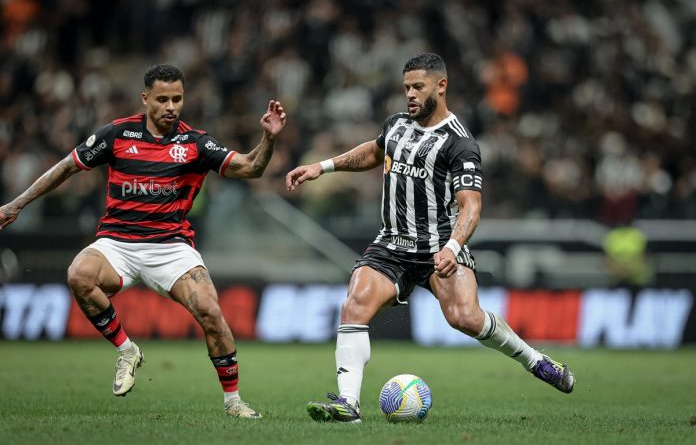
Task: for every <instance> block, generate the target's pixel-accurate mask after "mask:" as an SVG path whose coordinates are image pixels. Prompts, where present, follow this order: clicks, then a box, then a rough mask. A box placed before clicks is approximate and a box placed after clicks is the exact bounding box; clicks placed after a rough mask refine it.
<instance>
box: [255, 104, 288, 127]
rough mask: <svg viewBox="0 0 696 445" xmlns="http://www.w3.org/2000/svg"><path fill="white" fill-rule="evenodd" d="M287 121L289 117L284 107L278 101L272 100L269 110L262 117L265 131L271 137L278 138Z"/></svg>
mask: <svg viewBox="0 0 696 445" xmlns="http://www.w3.org/2000/svg"><path fill="white" fill-rule="evenodd" d="M286 121H287V116H286V114H285V111H284V110H283V105H282V104H281V103H280V102H278V101H277V100H271V101H270V102H269V103H268V110H267V111H266V113H265V114H264V115H263V116H261V126H262V127H263V130H264V131H265V132H266V133H268V134H269V135H271V136H277V135H278V134H279V133H280V132H281V131H283V128H285V122H286Z"/></svg>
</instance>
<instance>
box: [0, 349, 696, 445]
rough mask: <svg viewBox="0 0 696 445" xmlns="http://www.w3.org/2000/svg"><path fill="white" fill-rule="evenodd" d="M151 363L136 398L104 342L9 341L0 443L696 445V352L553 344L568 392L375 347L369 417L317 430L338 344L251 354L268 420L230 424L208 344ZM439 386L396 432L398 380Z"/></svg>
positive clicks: (499, 364) (481, 366) (495, 361)
mask: <svg viewBox="0 0 696 445" xmlns="http://www.w3.org/2000/svg"><path fill="white" fill-rule="evenodd" d="M139 344H140V346H141V347H142V349H143V351H144V353H145V360H146V363H145V364H144V366H143V367H142V368H140V370H139V371H138V374H137V384H136V386H135V388H134V390H133V391H132V392H131V393H130V394H128V396H127V397H125V398H118V397H114V396H113V395H112V394H111V380H112V378H113V369H114V364H115V359H116V354H115V351H114V350H113V348H112V347H111V345H109V344H108V343H106V342H105V341H65V342H58V343H47V342H39V343H29V342H7V341H0V363H1V364H2V367H1V368H0V444H2V445H4V444H90V445H92V444H98V445H103V444H126V443H127V444H148V445H154V444H160V443H161V444H168V445H174V444H205V445H208V444H304V443H316V444H336V445H338V444H350V445H356V444H388V445H402V444H475V445H478V444H534V445H538V444H542V443H555V444H563V445H567V444H576V443H577V444H593V445H599V444H631V445H636V444H695V443H696V425H694V423H696V349H693V348H687V349H681V350H678V351H608V350H577V349H563V348H549V349H547V351H548V352H549V353H550V354H552V356H553V357H555V358H557V359H559V360H561V361H566V362H567V363H569V364H570V365H571V367H572V369H573V370H574V372H575V375H576V377H577V386H576V388H575V391H574V392H573V394H570V395H566V394H562V393H560V392H558V391H556V390H555V389H553V388H551V387H550V386H548V385H546V384H544V383H542V382H541V381H538V380H537V379H535V378H533V377H532V376H531V375H530V374H528V373H526V372H525V371H524V370H523V369H522V367H521V366H520V365H518V364H517V363H516V362H513V361H512V360H509V359H507V358H505V357H503V356H502V355H500V354H499V353H496V352H494V351H489V350H484V349H481V348H474V349H441V348H423V347H418V346H415V345H413V344H411V343H407V342H380V341H375V342H373V344H372V360H371V361H370V363H369V364H368V366H367V369H366V376H365V381H364V384H363V391H362V395H363V397H362V398H363V400H362V405H363V406H362V413H363V423H362V424H359V425H350V424H349V425H346V424H318V423H314V422H313V421H312V420H311V419H310V418H309V416H308V415H307V412H306V410H305V403H306V402H308V401H310V400H322V399H323V398H324V396H325V393H326V392H327V391H335V389H336V388H335V387H336V382H335V377H334V358H333V354H334V346H333V345H332V344H322V345H299V344H289V345H269V344H259V343H250V342H244V343H240V344H239V347H238V350H239V352H238V355H239V361H240V389H241V395H242V397H243V398H244V399H245V400H247V401H248V402H249V403H250V404H251V406H253V407H254V408H255V409H257V410H259V411H260V412H261V413H262V414H263V415H264V418H263V419H262V420H259V421H253V420H241V419H231V418H227V417H226V416H225V414H224V412H223V410H222V394H221V390H220V386H219V383H218V382H217V379H216V377H215V374H214V371H213V368H212V366H211V364H210V362H209V360H208V358H207V354H206V350H205V347H204V345H203V343H202V341H191V342H188V341H186V342H153V341H148V342H146V341H143V342H139ZM401 373H412V374H416V375H419V376H420V377H422V378H423V379H424V380H425V381H426V382H427V383H428V385H429V386H430V388H431V389H432V392H433V408H432V410H431V412H430V415H429V417H428V419H426V421H425V422H424V423H423V424H420V425H415V424H410V425H392V424H389V423H387V422H386V420H385V419H384V418H383V416H382V415H381V412H380V411H379V405H378V401H377V400H378V394H379V389H380V388H381V386H382V385H383V384H384V382H385V381H386V380H387V379H388V378H390V377H392V376H393V375H396V374H401Z"/></svg>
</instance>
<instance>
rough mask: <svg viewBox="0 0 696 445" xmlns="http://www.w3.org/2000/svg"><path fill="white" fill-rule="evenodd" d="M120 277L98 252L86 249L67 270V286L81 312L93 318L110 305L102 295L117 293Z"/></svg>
mask: <svg viewBox="0 0 696 445" xmlns="http://www.w3.org/2000/svg"><path fill="white" fill-rule="evenodd" d="M119 285H120V277H119V276H118V274H117V273H116V271H115V270H114V269H113V267H111V264H109V262H108V261H107V260H106V258H105V257H104V255H102V254H101V253H100V252H99V251H98V250H95V249H90V248H86V249H84V250H83V251H82V252H80V253H79V254H78V255H77V256H76V257H75V259H74V260H73V262H72V264H71V265H70V267H69V268H68V286H69V287H70V290H71V292H72V294H73V296H74V297H75V301H76V302H77V304H78V306H80V309H82V312H84V313H85V315H87V316H88V317H93V316H95V315H97V314H100V313H102V312H103V311H105V310H106V309H107V308H108V307H109V305H110V303H109V299H108V297H107V296H106V294H105V293H104V290H106V291H109V292H111V291H113V292H116V291H118V287H119Z"/></svg>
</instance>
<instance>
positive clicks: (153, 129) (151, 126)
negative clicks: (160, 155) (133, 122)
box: [145, 120, 172, 138]
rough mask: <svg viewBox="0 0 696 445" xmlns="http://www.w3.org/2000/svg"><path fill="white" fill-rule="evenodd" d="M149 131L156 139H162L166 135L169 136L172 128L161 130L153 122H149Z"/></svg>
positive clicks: (147, 126)
mask: <svg viewBox="0 0 696 445" xmlns="http://www.w3.org/2000/svg"><path fill="white" fill-rule="evenodd" d="M145 128H147V131H149V132H150V134H151V135H152V136H154V137H156V138H162V137H164V136H165V135H167V134H169V132H170V131H171V129H172V127H169V128H159V127H157V126H156V125H155V124H153V123H152V121H150V120H148V121H147V125H146V127H145Z"/></svg>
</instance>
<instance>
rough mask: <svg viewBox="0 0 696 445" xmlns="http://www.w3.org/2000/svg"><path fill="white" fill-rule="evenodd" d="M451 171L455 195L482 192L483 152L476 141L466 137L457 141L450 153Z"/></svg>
mask: <svg viewBox="0 0 696 445" xmlns="http://www.w3.org/2000/svg"><path fill="white" fill-rule="evenodd" d="M449 170H450V173H451V174H452V178H453V180H452V186H453V188H454V192H455V193H456V192H458V191H460V190H477V191H481V186H482V185H483V169H482V168H481V150H480V149H479V146H478V144H477V143H476V141H475V140H473V139H470V138H464V137H463V138H460V139H459V140H457V142H456V143H455V144H454V145H453V147H452V150H451V151H450V158H449Z"/></svg>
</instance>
